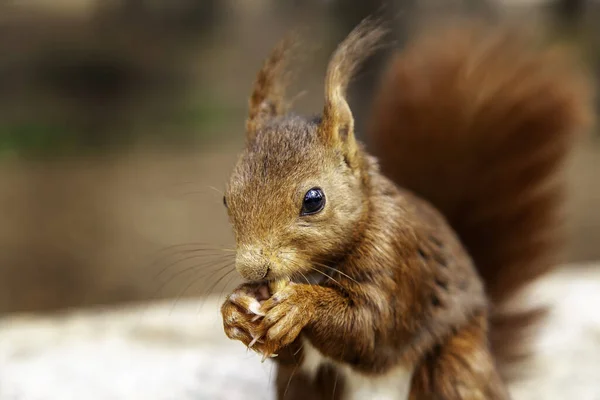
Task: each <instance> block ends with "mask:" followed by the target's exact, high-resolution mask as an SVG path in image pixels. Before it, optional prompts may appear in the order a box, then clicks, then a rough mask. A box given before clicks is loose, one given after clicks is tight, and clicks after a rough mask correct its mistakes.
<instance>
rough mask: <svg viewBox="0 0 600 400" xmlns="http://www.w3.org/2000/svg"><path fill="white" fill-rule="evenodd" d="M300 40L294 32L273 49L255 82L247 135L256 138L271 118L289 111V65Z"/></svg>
mask: <svg viewBox="0 0 600 400" xmlns="http://www.w3.org/2000/svg"><path fill="white" fill-rule="evenodd" d="M296 44H297V40H296V37H295V35H294V34H288V35H287V36H286V37H284V39H283V40H281V41H280V42H279V43H278V44H277V46H275V48H273V50H272V51H271V54H270V55H269V57H268V58H267V59H266V60H265V61H264V63H263V66H262V68H261V69H260V71H259V72H258V74H257V76H256V80H255V81H254V89H253V91H252V95H251V96H250V101H249V112H248V119H247V120H246V135H247V139H248V140H252V139H254V137H255V136H256V132H257V131H258V130H259V129H260V126H261V125H262V124H263V123H264V122H265V121H266V120H268V119H269V118H273V117H276V116H278V115H281V114H283V113H284V112H285V111H286V108H287V104H286V102H285V100H284V96H285V89H286V87H287V84H288V83H289V80H290V75H291V74H290V72H289V71H288V64H289V62H290V58H291V54H292V53H293V51H292V50H293V49H295V48H296Z"/></svg>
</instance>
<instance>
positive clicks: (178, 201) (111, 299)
mask: <svg viewBox="0 0 600 400" xmlns="http://www.w3.org/2000/svg"><path fill="white" fill-rule="evenodd" d="M453 11H459V12H463V11H468V12H477V13H484V14H486V15H489V16H492V17H494V16H504V15H511V16H513V17H515V18H523V19H524V20H526V21H527V22H528V23H529V24H539V25H540V26H542V27H545V28H549V29H550V32H551V33H552V36H551V38H552V40H561V41H569V42H571V43H573V44H575V45H577V46H579V47H580V48H581V49H582V50H583V52H584V54H585V55H586V59H587V61H588V62H589V63H590V67H591V70H592V71H593V72H596V71H597V70H598V67H599V61H600V59H599V57H600V44H599V43H598V38H600V36H599V35H598V31H600V27H599V26H598V25H599V24H598V22H599V21H600V7H599V6H598V5H597V4H596V3H593V2H585V1H555V2H541V1H538V2H531V1H518V0H513V1H511V2H507V1H504V2H502V1H496V2H494V1H488V2H484V1H480V2H476V1H471V2H447V1H445V2H441V1H439V2H436V1H429V2H419V3H417V2H415V1H413V0H406V1H366V0H364V1H352V0H347V1H342V0H337V1H335V0H329V1H325V0H320V1H317V0H313V1H293V0H287V1H282V0H279V1H276V0H252V1H240V0H237V1H236V0H229V1H219V0H163V1H158V0H154V1H149V0H44V1H43V0H27V1H16V0H15V1H0V216H1V218H0V313H7V312H14V311H50V310H57V309H63V308H71V307H89V306H96V305H102V304H114V303H120V302H129V301H145V300H149V299H158V298H178V297H181V296H202V295H206V294H208V293H223V292H224V291H225V290H227V289H228V288H231V287H232V286H233V285H235V284H236V283H237V282H238V280H237V279H238V278H237V276H236V274H235V273H230V274H229V275H227V276H225V277H224V276H223V275H224V272H228V271H230V268H231V265H229V267H228V264H227V263H226V262H225V261H223V260H222V259H220V258H218V257H219V254H221V253H220V250H219V249H215V248H214V247H218V248H230V247H231V246H232V238H231V234H230V231H229V226H228V223H227V218H226V216H225V212H224V210H223V207H222V203H221V201H222V200H221V198H222V195H221V194H220V193H219V191H220V190H221V189H222V188H223V185H224V183H225V181H226V179H227V176H228V174H229V171H230V168H231V167H232V164H233V162H234V160H235V157H236V154H237V152H238V151H239V149H240V148H241V147H242V145H243V127H244V119H245V112H246V104H247V97H248V95H249V94H250V93H249V92H250V89H251V86H252V81H253V78H254V74H255V73H256V71H257V69H258V68H259V66H260V63H261V61H262V59H263V58H264V56H265V55H266V54H267V53H268V51H269V50H270V48H271V46H272V45H273V44H274V43H275V42H276V41H277V40H278V39H279V38H280V37H281V36H282V35H283V34H284V33H286V32H287V31H288V29H289V28H290V27H298V28H301V29H302V28H303V30H302V32H303V33H304V35H305V38H306V41H307V43H309V44H310V45H311V47H310V48H311V50H313V51H312V53H311V54H310V57H308V59H307V61H306V62H305V63H304V64H303V65H302V68H301V73H300V76H299V77H298V79H297V81H296V82H295V84H294V86H293V87H292V90H293V91H294V90H295V91H296V93H299V92H300V91H302V90H306V91H307V93H306V94H305V95H304V96H301V97H300V98H299V99H298V101H297V103H296V104H297V108H298V109H299V110H300V111H302V112H318V111H319V110H320V109H321V106H322V99H321V94H322V79H323V76H324V69H325V65H326V61H327V57H328V56H329V54H330V52H331V51H332V50H333V48H334V47H335V45H336V44H337V42H338V40H340V39H341V38H342V37H343V36H345V34H346V33H347V32H348V31H349V30H350V29H351V28H352V27H353V26H354V25H355V24H356V23H357V22H358V21H360V20H361V19H362V18H363V17H365V16H367V15H369V14H372V13H376V14H378V15H381V16H383V17H384V18H385V19H387V20H389V22H391V23H392V26H393V27H394V35H395V39H397V44H398V46H401V45H402V43H403V40H404V39H405V37H406V34H407V32H408V31H409V30H410V27H411V24H412V23H413V22H414V21H415V19H416V16H417V15H420V13H421V12H426V13H448V12H453ZM449 45H451V44H449ZM385 55H386V54H385V53H381V54H378V55H377V56H376V57H374V58H373V59H372V60H371V61H369V64H368V66H367V68H366V69H365V71H364V73H362V74H361V75H360V77H359V78H358V79H357V80H356V81H355V82H354V84H353V86H352V88H351V91H350V94H351V96H352V97H351V105H352V106H353V109H354V110H355V112H356V117H357V125H358V127H359V128H360V127H361V123H363V122H364V118H365V114H366V113H367V112H368V106H369V98H370V93H371V90H372V88H373V85H374V83H375V82H376V79H377V76H378V75H377V72H378V71H379V68H380V66H381V62H382V60H384V59H385ZM292 95H293V93H292ZM599 142H600V138H599V136H598V135H597V134H591V135H589V136H586V137H583V138H582V139H581V141H580V143H579V144H578V147H577V151H576V153H575V155H574V157H573V158H572V160H570V163H569V165H568V168H567V171H566V173H567V174H568V177H569V183H570V198H569V207H568V215H567V217H568V221H569V230H570V231H569V232H570V241H569V245H568V248H567V250H568V251H567V253H566V254H565V261H569V262H581V261H589V260H598V259H600V246H599V245H600V207H598V205H599V204H600V185H599V184H598V182H599V180H598V177H597V174H598V173H599V172H600V143H599ZM186 243H187V245H184V244H186ZM174 245H181V246H179V247H173V246H174ZM194 246H196V247H202V246H203V247H204V248H206V249H207V250H206V251H205V252H204V253H202V254H201V255H202V256H200V254H199V253H192V252H190V250H191V249H192V248H194ZM211 257H212V259H211Z"/></svg>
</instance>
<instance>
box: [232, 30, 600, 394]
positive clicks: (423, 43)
mask: <svg viewBox="0 0 600 400" xmlns="http://www.w3.org/2000/svg"><path fill="white" fill-rule="evenodd" d="M383 36H384V30H383V29H381V27H380V26H378V24H377V23H375V22H373V21H372V20H370V19H367V20H364V21H363V22H362V23H361V24H359V25H358V26H357V27H356V28H355V29H354V30H353V31H352V32H351V33H350V34H349V35H348V36H347V38H346V39H345V40H344V41H343V42H342V43H341V44H340V45H339V47H338V48H337V49H336V51H335V52H334V54H333V55H332V57H331V59H330V62H329V65H328V68H327V74H326V79H325V105H324V109H323V112H322V114H321V115H320V116H317V117H303V116H298V115H294V114H293V113H291V112H289V111H288V109H287V108H288V107H287V104H286V101H285V96H284V89H285V86H286V83H287V81H286V76H287V71H288V60H289V55H290V53H291V52H292V50H291V49H292V48H293V47H292V46H291V44H290V41H289V40H284V41H282V42H281V43H280V44H279V45H278V46H277V47H276V48H275V49H274V50H273V52H272V54H271V55H270V56H269V57H268V59H267V60H266V61H265V63H264V65H263V67H262V69H261V70H260V72H259V73H258V76H257V79H256V82H255V86H254V91H253V93H252V96H251V98H250V102H249V109H250V110H249V117H248V120H247V124H246V147H245V149H244V150H243V152H242V153H241V155H240V157H239V159H238V161H237V164H236V165H235V167H234V170H233V172H232V174H231V177H230V180H229V182H228V184H227V188H226V191H225V196H224V203H225V206H226V208H227V212H228V215H229V218H230V222H231V225H232V227H233V231H234V235H235V240H236V250H237V252H236V269H237V270H238V272H239V273H240V274H241V275H242V277H243V278H245V280H246V281H247V282H246V283H244V284H242V285H241V286H239V287H238V288H237V289H236V290H235V291H234V292H233V293H231V295H229V296H228V298H227V300H226V301H225V303H224V304H223V306H222V308H221V312H222V316H223V324H224V330H225V333H226V335H227V336H228V337H229V338H231V339H234V340H239V341H241V342H243V343H244V344H245V345H246V346H248V347H249V348H251V349H253V350H255V351H257V352H259V353H261V354H263V355H264V357H265V358H266V357H271V358H272V359H273V361H274V362H275V364H276V365H277V378H276V382H275V385H276V393H277V398H278V399H303V400H306V399H341V400H350V399H352V400H354V399H386V400H398V399H411V400H421V399H444V400H454V399H495V400H496V399H497V400H504V399H508V398H509V397H510V396H509V391H508V389H507V384H508V383H509V380H508V378H509V374H508V371H509V367H510V366H511V365H512V363H513V361H515V360H519V359H520V357H521V356H523V357H524V356H526V355H527V354H528V348H527V340H526V335H525V334H526V332H528V329H530V328H532V327H535V326H537V324H539V322H540V321H541V320H540V317H541V316H543V315H544V310H543V309H532V310H529V311H523V312H518V313H517V312H513V313H509V312H502V306H503V305H504V304H505V302H507V301H508V300H509V299H512V298H514V296H516V295H517V294H518V293H519V292H520V291H521V290H522V289H524V288H525V287H526V286H527V285H528V284H529V283H531V282H533V281H534V280H535V279H537V278H539V277H540V276H542V275H543V274H546V273H548V272H549V271H551V270H552V268H554V266H555V265H556V259H555V254H556V249H557V248H558V245H559V244H560V242H561V237H560V235H559V234H560V229H559V228H560V219H559V217H560V211H561V199H562V191H563V182H562V180H561V179H559V174H558V173H557V172H558V167H559V166H560V165H561V163H562V162H563V161H564V160H565V157H566V156H567V155H568V152H569V149H570V147H571V144H572V142H573V140H574V138H575V135H576V133H577V132H578V131H581V130H583V129H586V128H587V126H588V124H589V123H590V121H591V115H592V112H591V109H592V106H591V97H590V93H589V87H590V85H589V83H588V80H587V77H586V75H585V74H584V73H583V72H582V71H580V70H579V69H578V68H577V66H576V65H575V63H572V62H571V61H572V59H569V58H568V57H566V56H564V55H563V54H562V53H560V52H557V51H554V50H555V49H554V48H552V47H548V48H537V47H535V46H533V45H532V44H530V43H528V42H527V41H526V40H524V39H523V37H521V36H520V35H518V34H516V33H515V32H514V31H511V30H510V29H501V28H492V27H489V26H485V25H483V24H477V23H464V22H463V23H460V24H455V25H452V24H449V25H444V26H439V27H437V28H433V29H428V30H427V31H426V32H425V33H423V34H420V35H417V36H416V37H415V38H414V40H413V41H412V42H409V44H408V45H407V46H406V47H405V48H404V49H403V50H402V51H399V52H398V53H396V54H395V55H394V56H393V57H392V59H391V60H390V62H389V67H388V70H387V72H385V73H384V74H383V76H382V81H381V85H380V87H379V89H378V91H376V94H375V97H374V99H373V108H372V112H371V118H370V122H369V123H368V124H367V126H368V129H367V132H366V133H367V135H366V136H367V138H368V143H369V145H370V146H371V148H370V149H369V151H367V149H366V147H365V146H364V145H363V144H361V143H359V142H358V141H357V140H356V138H355V132H354V121H353V117H352V111H351V109H350V107H349V105H348V102H347V100H346V88H347V86H348V84H349V81H350V79H351V78H352V76H353V74H354V73H355V72H356V69H357V68H358V66H359V64H360V62H361V61H363V60H364V59H365V58H366V57H368V56H369V55H370V54H372V52H373V50H374V49H375V48H377V46H378V45H379V44H380V43H381V42H382V38H383Z"/></svg>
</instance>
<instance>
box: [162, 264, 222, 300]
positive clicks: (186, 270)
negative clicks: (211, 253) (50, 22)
mask: <svg viewBox="0 0 600 400" xmlns="http://www.w3.org/2000/svg"><path fill="white" fill-rule="evenodd" d="M223 261H224V260H220V261H219V262H216V263H214V264H211V265H206V266H204V267H203V268H206V267H208V266H211V267H212V266H218V265H219V263H221V262H223ZM225 261H226V260H225ZM230 264H231V265H232V264H233V263H232V262H229V264H226V265H224V266H220V267H219V268H215V269H214V270H211V271H208V272H207V273H205V274H201V275H200V276H199V277H198V278H203V277H205V276H207V275H209V278H210V276H212V275H214V274H216V273H217V272H219V271H222V270H223V269H225V268H226V267H228V266H229V265H230ZM197 268H198V265H193V266H191V267H189V268H186V269H185V270H183V271H178V272H177V273H176V274H174V275H173V276H171V277H170V278H169V279H167V281H165V282H163V283H162V284H161V285H160V287H159V288H158V289H157V290H156V292H155V293H154V297H156V295H157V294H158V293H160V291H162V290H163V289H164V288H165V287H166V286H167V285H168V284H169V283H171V282H173V280H174V279H175V278H176V277H177V276H180V275H182V274H184V273H185V272H189V271H193V270H194V269H197Z"/></svg>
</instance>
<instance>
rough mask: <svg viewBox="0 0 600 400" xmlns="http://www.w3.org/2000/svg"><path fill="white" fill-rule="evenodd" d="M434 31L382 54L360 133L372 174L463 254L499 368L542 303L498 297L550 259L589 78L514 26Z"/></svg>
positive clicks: (586, 112)
mask: <svg viewBox="0 0 600 400" xmlns="http://www.w3.org/2000/svg"><path fill="white" fill-rule="evenodd" d="M441 29H443V30H442V31H439V30H435V29H434V30H431V29H430V30H429V31H428V33H426V34H424V35H421V36H419V37H417V39H416V40H414V41H413V42H412V44H410V45H409V46H408V47H407V48H406V49H404V51H402V52H401V53H399V54H398V55H396V56H395V58H394V59H393V60H392V61H391V63H390V66H389V70H388V71H387V73H385V74H384V76H383V79H382V85H381V87H380V88H379V90H378V92H376V96H375V98H374V103H373V108H372V112H371V117H370V122H369V124H368V126H369V128H368V131H367V138H368V141H369V145H370V146H371V152H372V153H373V154H374V155H375V156H377V158H378V159H379V161H380V164H381V169H382V172H383V173H384V174H385V175H387V176H388V177H389V178H390V179H392V180H393V181H394V182H395V183H396V184H398V185H399V186H401V187H403V188H405V189H407V190H410V191H412V192H414V193H415V194H417V195H418V196H420V197H422V198H424V199H426V200H427V201H429V202H430V203H431V204H432V205H433V206H435V207H436V208H437V209H438V210H439V211H441V212H442V213H443V214H444V216H445V217H446V219H447V220H448V221H449V223H450V225H451V226H452V228H453V229H454V230H455V232H456V233H457V234H458V236H459V238H460V239H461V241H462V242H463V245H464V246H465V247H466V248H467V250H468V252H469V253H470V255H471V257H472V258H473V260H474V263H475V265H476V268H477V270H478V273H479V274H480V276H481V277H482V279H483V281H484V284H485V287H486V292H487V294H488V296H489V298H490V300H491V304H492V310H491V320H490V340H491V347H492V351H493V352H494V355H495V357H496V360H497V362H498V364H499V367H500V368H501V370H503V372H504V374H505V375H506V373H507V371H508V370H507V368H506V367H508V366H509V365H510V364H511V362H512V361H515V360H517V359H520V358H521V357H523V356H526V355H527V348H526V346H523V341H524V339H526V337H525V334H526V333H527V332H529V329H530V328H532V327H535V326H536V322H539V319H540V317H541V316H543V315H544V311H545V310H543V309H530V310H528V311H520V312H512V313H509V312H507V311H505V312H503V311H502V307H503V306H504V305H505V304H506V302H507V301H509V300H511V299H513V298H514V296H516V295H517V294H518V293H520V291H521V290H522V289H524V288H525V287H526V286H527V285H528V284H530V283H532V282H533V281H534V280H535V279H537V278H539V277H540V276H542V275H544V274H546V273H548V272H549V271H551V270H552V269H553V268H554V267H555V266H556V265H557V263H558V259H557V255H558V253H557V249H559V248H560V244H561V242H562V241H563V237H562V236H561V230H560V228H561V225H560V224H561V215H560V212H561V201H562V199H563V183H564V182H563V181H562V180H561V179H560V175H559V174H558V172H559V171H558V169H559V167H560V166H561V164H562V163H563V161H565V159H566V157H567V155H568V152H569V150H570V148H571V145H572V143H573V141H574V139H575V137H576V133H577V132H578V131H580V130H582V129H583V128H585V127H586V126H587V123H588V122H589V121H590V115H591V107H590V104H591V102H590V94H589V93H588V88H589V87H590V86H591V85H589V83H588V82H587V81H586V79H585V75H584V74H580V71H578V70H577V69H575V68H573V69H572V68H571V67H572V65H571V64H572V63H571V62H570V61H572V60H570V59H568V58H567V57H565V56H564V55H563V56H561V54H560V53H557V52H555V51H553V49H545V50H543V49H536V48H534V47H533V46H530V45H529V43H527V42H526V41H524V40H522V37H520V36H518V35H517V34H515V33H514V32H509V31H508V30H506V31H503V30H500V29H498V30H494V29H490V28H489V27H488V28H485V29H479V27H478V26H476V25H475V24H473V25H468V24H462V25H460V26H459V25H447V26H444V27H442V28H441Z"/></svg>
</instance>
